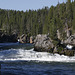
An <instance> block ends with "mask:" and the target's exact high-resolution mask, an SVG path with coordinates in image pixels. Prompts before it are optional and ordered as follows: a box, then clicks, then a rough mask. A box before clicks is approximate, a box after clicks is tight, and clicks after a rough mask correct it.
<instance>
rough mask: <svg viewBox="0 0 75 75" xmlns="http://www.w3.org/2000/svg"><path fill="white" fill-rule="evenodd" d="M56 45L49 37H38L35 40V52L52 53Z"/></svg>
mask: <svg viewBox="0 0 75 75" xmlns="http://www.w3.org/2000/svg"><path fill="white" fill-rule="evenodd" d="M53 47H54V45H53V43H52V40H51V39H50V38H49V37H48V36H47V35H43V34H42V35H40V34H39V35H37V36H36V38H35V40H34V50H35V51H42V52H43V51H45V52H51V51H52V49H53Z"/></svg>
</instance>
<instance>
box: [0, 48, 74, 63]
mask: <svg viewBox="0 0 75 75" xmlns="http://www.w3.org/2000/svg"><path fill="white" fill-rule="evenodd" d="M17 60H23V61H38V62H39V61H40V62H42V61H47V62H75V56H73V57H69V56H64V55H59V54H50V53H47V52H35V51H33V49H30V50H24V49H9V50H2V51H0V61H17Z"/></svg>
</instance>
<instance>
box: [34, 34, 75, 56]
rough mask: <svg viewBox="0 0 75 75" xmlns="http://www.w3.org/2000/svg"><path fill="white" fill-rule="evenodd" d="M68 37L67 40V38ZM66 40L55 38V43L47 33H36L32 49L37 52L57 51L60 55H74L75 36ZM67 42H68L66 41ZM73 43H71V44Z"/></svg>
mask: <svg viewBox="0 0 75 75" xmlns="http://www.w3.org/2000/svg"><path fill="white" fill-rule="evenodd" d="M70 37H71V36H70ZM72 37H74V35H72ZM68 39H69V40H68ZM68 39H67V40H65V41H63V43H62V41H61V40H57V41H58V43H57V45H55V44H54V43H53V42H54V40H52V39H51V38H50V37H49V36H48V35H46V34H45V35H43V34H42V35H41V34H39V35H37V36H36V38H35V40H34V51H38V52H50V53H53V54H54V53H58V54H60V55H62V54H63V55H67V56H74V53H75V48H74V46H75V42H74V40H75V38H73V39H72V40H71V38H68ZM68 42H69V43H68ZM72 44H73V45H72Z"/></svg>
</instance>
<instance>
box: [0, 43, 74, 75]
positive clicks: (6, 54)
mask: <svg viewBox="0 0 75 75" xmlns="http://www.w3.org/2000/svg"><path fill="white" fill-rule="evenodd" d="M33 49H34V48H33V45H32V44H20V43H0V75H75V56H73V57H69V56H64V55H59V54H54V55H53V54H50V53H47V52H36V51H34V50H33Z"/></svg>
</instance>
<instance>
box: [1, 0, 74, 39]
mask: <svg viewBox="0 0 75 75" xmlns="http://www.w3.org/2000/svg"><path fill="white" fill-rule="evenodd" d="M66 29H69V30H70V31H71V34H74V33H75V0H74V1H72V2H71V0H67V2H66V3H62V4H60V3H58V4H57V6H51V7H50V8H48V7H44V8H42V9H38V10H28V11H26V12H24V11H16V10H5V9H0V30H3V31H4V33H5V34H8V35H11V34H14V33H15V34H18V35H22V34H27V35H30V36H36V35H37V34H47V33H50V37H51V38H52V39H56V38H57V36H56V33H57V30H59V32H60V35H61V39H62V38H64V39H65V37H66Z"/></svg>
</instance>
